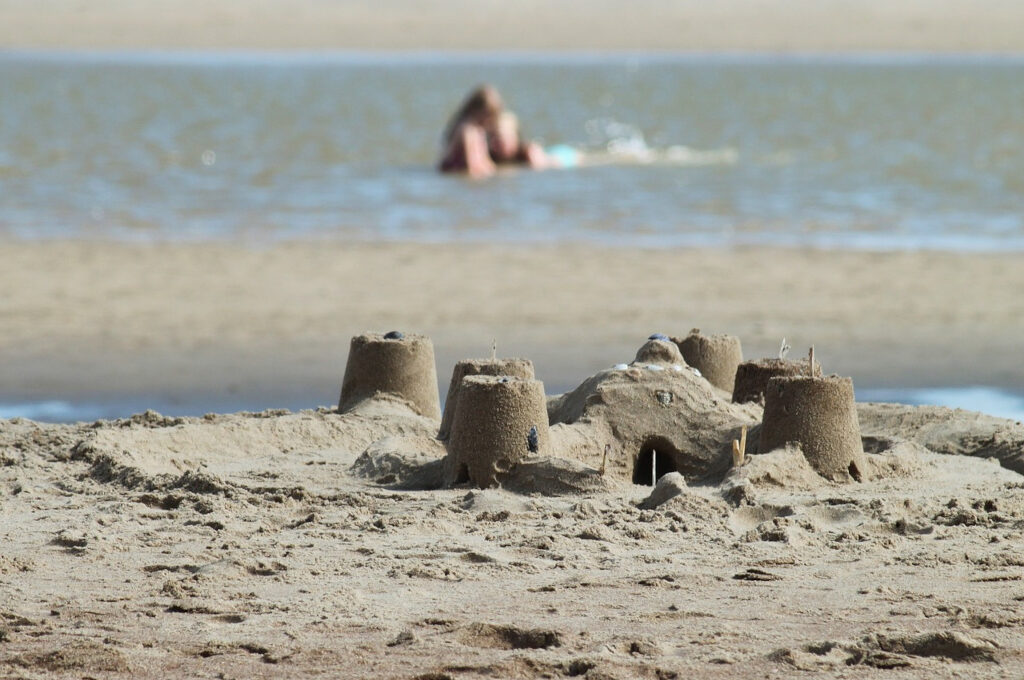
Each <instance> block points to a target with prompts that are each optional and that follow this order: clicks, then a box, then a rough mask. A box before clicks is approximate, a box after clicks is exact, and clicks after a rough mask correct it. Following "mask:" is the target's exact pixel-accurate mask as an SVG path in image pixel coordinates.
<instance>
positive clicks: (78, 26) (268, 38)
mask: <svg viewBox="0 0 1024 680" xmlns="http://www.w3.org/2000/svg"><path fill="white" fill-rule="evenodd" d="M0 16H3V17H4V21H3V22H2V23H0V47H4V48H35V49H154V48H156V49H238V48H241V49H305V50H319V49H370V50H377V49H389V50H410V49H412V50H415V49H431V50H437V49H441V50H448V49H469V50H480V49H482V50H495V49H498V50H507V49H591V50H628V49H634V50H672V51H684V52H707V51H733V52H736V51H739V52H745V51H766V52H809V51H811V52H837V51H883V52H886V51H887V52H892V51H897V52H902V51H916V52H943V53H953V52H979V53H1011V52H1015V53H1019V52H1021V51H1022V50H1024V33H1022V32H1021V31H1020V30H1019V27H1020V26H1021V25H1022V22H1024V7H1022V6H1021V5H1020V4H1019V3H1015V2H1005V1H1001V0H984V1H981V2H978V1H977V0H932V1H927V0H901V1H900V2H883V1H882V0H855V1H852V0H829V1H827V2H815V1H813V0H795V1H788V2H787V1H786V0H769V1H767V2H757V3H754V2H747V1H745V0H726V1H724V2H715V3H705V2H699V1H698V0H683V1H681V2H673V3H668V4H666V3H664V2H657V1H655V0H643V1H641V2H632V3H629V4H622V3H616V2H611V1H610V0H594V1H591V2H582V1H581V0H560V1H558V2H541V1H540V0H530V1H528V2H516V3H507V2H495V1H493V0H491V1H487V2H474V1H472V0H446V2H443V3H433V4H431V5H430V6H429V7H425V6H424V5H423V4H422V3H415V2H411V1H410V0H395V1H392V2H388V3H387V4H386V5H380V4H379V3H375V2H370V1H369V0H356V1H348V2H321V1H318V0H297V1H296V2H282V1H280V0H256V1H251V2H242V1H241V0H215V1H213V2H198V1H197V0H188V1H186V2H175V3H169V2H158V3H152V2H149V3H138V2H133V1H132V0H103V1H101V2H92V3H87V4H85V3H81V2H76V1H73V0H46V1H45V2H32V3H28V2H19V0H0Z"/></svg>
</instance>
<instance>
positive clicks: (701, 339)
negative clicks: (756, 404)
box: [672, 328, 743, 392]
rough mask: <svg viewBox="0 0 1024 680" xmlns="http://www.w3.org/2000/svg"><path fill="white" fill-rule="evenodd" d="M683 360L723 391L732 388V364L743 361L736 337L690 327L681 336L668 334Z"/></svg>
mask: <svg viewBox="0 0 1024 680" xmlns="http://www.w3.org/2000/svg"><path fill="white" fill-rule="evenodd" d="M672 340H673V342H675V343H676V344H677V345H678V346H679V351H680V352H681V353H682V355H683V359H684V360H685V361H686V363H687V364H689V365H690V366H693V367H694V368H696V369H697V370H698V371H700V373H701V375H703V376H704V377H705V378H706V379H707V381H708V382H709V383H711V384H712V385H714V386H715V387H717V388H718V389H721V390H725V391H726V392H732V391H733V385H734V383H735V381H736V368H737V367H738V366H739V365H740V362H742V361H743V348H742V347H741V346H740V339H739V338H737V337H736V336H734V335H701V332H700V329H699V328H694V329H693V330H692V331H690V334H689V335H687V336H686V337H685V338H672Z"/></svg>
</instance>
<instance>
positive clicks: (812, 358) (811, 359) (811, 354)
mask: <svg viewBox="0 0 1024 680" xmlns="http://www.w3.org/2000/svg"><path fill="white" fill-rule="evenodd" d="M807 361H808V362H809V363H810V365H811V377H812V378H813V377H814V345H811V351H810V353H809V355H808V357H807Z"/></svg>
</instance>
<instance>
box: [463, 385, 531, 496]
mask: <svg viewBox="0 0 1024 680" xmlns="http://www.w3.org/2000/svg"><path fill="white" fill-rule="evenodd" d="M549 449H550V438H549V434H548V411H547V403H546V399H545V397H544V384H543V383H542V382H540V381H539V380H524V379H522V378H512V377H509V376H490V375H474V376H468V377H466V378H463V380H462V384H461V387H460V388H459V403H458V408H457V409H456V411H455V415H454V418H453V421H452V429H451V436H450V437H449V439H448V460H447V461H446V463H445V477H446V479H445V482H446V483H447V484H448V485H452V484H461V483H464V482H472V483H473V484H475V485H476V486H479V487H491V486H498V485H499V484H500V483H501V482H502V480H503V479H504V476H505V474H506V473H507V472H508V471H509V470H511V469H512V467H513V466H514V465H515V464H516V463H517V462H519V461H521V460H523V459H524V458H526V457H528V456H533V455H548V453H549Z"/></svg>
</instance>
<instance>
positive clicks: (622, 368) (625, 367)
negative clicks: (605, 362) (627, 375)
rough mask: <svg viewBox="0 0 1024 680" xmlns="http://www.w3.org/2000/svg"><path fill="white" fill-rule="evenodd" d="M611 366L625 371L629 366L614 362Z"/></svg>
mask: <svg viewBox="0 0 1024 680" xmlns="http://www.w3.org/2000/svg"><path fill="white" fill-rule="evenodd" d="M612 368H614V369H615V370H616V371H625V370H626V369H627V368H629V366H627V365H626V364H615V365H614V366H612Z"/></svg>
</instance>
